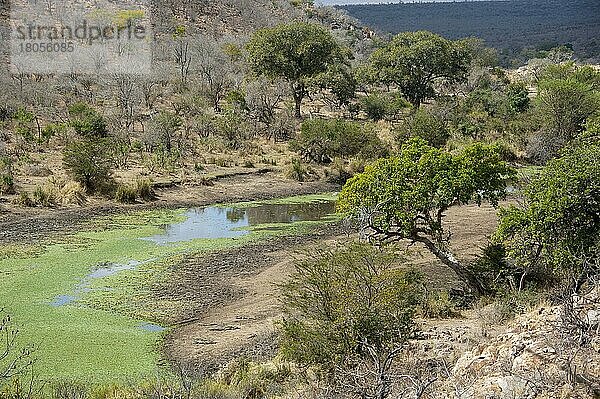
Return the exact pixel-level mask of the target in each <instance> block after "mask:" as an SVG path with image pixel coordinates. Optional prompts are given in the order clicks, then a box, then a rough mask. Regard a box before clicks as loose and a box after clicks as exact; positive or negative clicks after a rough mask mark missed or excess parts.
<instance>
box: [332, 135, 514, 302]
mask: <svg viewBox="0 0 600 399" xmlns="http://www.w3.org/2000/svg"><path fill="white" fill-rule="evenodd" d="M513 175H514V170H513V169H512V168H511V167H509V166H508V165H507V164H506V163H505V162H503V161H502V160H501V155H500V151H499V149H498V148H497V147H495V146H485V145H482V144H474V145H472V146H470V147H467V148H465V149H464V150H463V151H462V153H460V154H458V155H452V154H450V153H448V152H445V151H444V150H441V149H438V148H435V147H432V146H430V145H428V144H427V143H426V142H425V141H424V140H423V139H420V138H413V139H410V140H409V141H407V142H406V143H405V144H403V146H402V148H401V150H400V152H399V154H398V155H396V156H392V157H389V158H384V159H380V160H379V161H377V162H375V163H373V164H371V165H369V166H367V167H366V168H365V171H364V173H361V174H358V175H356V176H354V177H353V178H352V179H350V180H349V181H348V182H347V183H346V185H345V186H344V187H343V189H342V192H341V193H340V199H339V210H340V211H341V212H343V213H345V214H346V215H347V216H349V217H351V218H354V219H356V220H358V222H359V223H360V227H361V230H362V232H363V234H364V235H367V236H369V237H371V238H374V239H378V240H382V241H394V240H401V239H407V240H410V241H412V242H417V243H421V244H423V245H424V246H425V247H426V248H427V249H428V250H429V251H431V253H432V254H434V255H435V256H436V257H437V258H438V259H439V260H440V261H442V262H443V263H444V264H445V265H447V266H449V267H450V268H451V269H452V270H453V271H454V272H455V273H456V274H457V276H458V277H459V278H460V279H461V280H463V281H464V282H465V283H466V284H467V285H468V286H469V287H470V288H471V289H472V290H474V291H475V292H477V293H480V294H481V293H484V292H485V291H486V290H485V287H484V286H483V285H482V283H481V282H480V281H479V280H478V279H477V277H476V276H475V274H474V273H473V272H472V271H470V270H469V269H468V268H467V267H465V265H463V264H462V263H461V262H460V261H459V260H458V259H457V258H456V257H455V256H454V254H453V253H452V252H451V251H450V249H449V240H450V234H449V233H450V232H449V231H448V229H447V227H446V226H445V225H444V212H445V211H447V210H448V208H450V207H451V206H453V205H460V204H467V203H469V202H475V203H477V204H481V203H482V201H484V200H487V201H489V202H490V203H492V204H493V205H497V204H498V201H499V200H500V199H501V198H503V197H504V196H505V194H506V190H505V189H506V184H507V181H508V180H509V179H511V178H512V177H513Z"/></svg>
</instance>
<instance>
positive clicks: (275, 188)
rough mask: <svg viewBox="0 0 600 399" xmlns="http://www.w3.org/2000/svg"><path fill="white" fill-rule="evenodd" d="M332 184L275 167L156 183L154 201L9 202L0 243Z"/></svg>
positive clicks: (0, 222)
mask: <svg viewBox="0 0 600 399" xmlns="http://www.w3.org/2000/svg"><path fill="white" fill-rule="evenodd" d="M339 189H340V186H339V185H337V184H333V183H329V182H323V181H317V182H304V183H299V182H295V181H291V180H287V179H284V178H282V177H280V176H278V175H276V174H275V173H272V172H267V173H262V172H261V173H255V174H246V175H234V176H230V177H225V178H222V179H219V180H217V181H216V182H215V184H214V185H213V186H202V185H193V186H190V185H184V186H175V187H170V188H164V189H157V190H156V193H157V195H158V199H157V200H156V201H153V202H147V203H138V204H132V205H123V204H117V203H114V202H113V203H109V202H107V201H98V200H95V201H94V200H93V199H92V200H90V201H89V202H90V203H89V204H88V205H86V206H80V207H77V206H73V207H64V208H19V207H15V208H12V209H11V211H10V212H7V213H4V214H2V215H0V244H10V243H20V244H23V243H34V242H38V243H39V242H40V241H43V240H45V239H48V238H51V237H52V238H54V237H60V236H64V235H68V234H72V233H74V232H77V231H79V230H80V229H82V228H83V227H84V224H85V223H86V222H88V221H90V220H92V219H94V218H97V217H102V216H109V215H114V214H120V213H128V212H136V211H145V210H155V209H178V208H190V207H199V206H207V205H211V204H218V203H228V202H241V201H255V200H265V199H272V198H278V197H288V196H294V195H303V194H317V193H322V192H331V191H337V190H339Z"/></svg>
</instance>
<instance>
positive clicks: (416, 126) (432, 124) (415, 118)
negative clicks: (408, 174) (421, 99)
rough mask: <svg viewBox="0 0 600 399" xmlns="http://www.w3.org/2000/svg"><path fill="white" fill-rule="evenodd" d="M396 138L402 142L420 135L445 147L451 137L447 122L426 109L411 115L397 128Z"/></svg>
mask: <svg viewBox="0 0 600 399" xmlns="http://www.w3.org/2000/svg"><path fill="white" fill-rule="evenodd" d="M395 133H396V138H397V140H398V141H399V142H400V143H403V142H405V141H406V140H407V139H409V138H411V137H420V138H422V139H423V140H425V141H427V143H429V145H431V146H433V147H437V148H440V147H443V146H444V145H445V144H446V141H448V138H449V137H450V131H449V129H448V125H447V124H446V122H445V121H444V120H443V119H442V118H440V117H438V116H437V115H434V114H432V113H431V112H428V111H426V110H424V109H419V110H417V111H415V112H414V113H413V114H411V115H409V116H408V117H407V118H406V119H405V120H404V121H403V122H402V123H401V124H400V125H399V126H398V127H397V128H396V129H395Z"/></svg>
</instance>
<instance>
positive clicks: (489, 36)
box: [340, 0, 600, 66]
mask: <svg viewBox="0 0 600 399" xmlns="http://www.w3.org/2000/svg"><path fill="white" fill-rule="evenodd" d="M340 8H342V9H343V10H346V11H347V12H348V13H349V14H350V15H351V16H353V17H355V18H357V19H358V20H359V21H360V22H362V23H363V24H365V25H367V26H370V27H371V28H373V29H375V30H377V31H380V32H383V33H398V32H403V31H414V30H421V29H423V30H429V31H432V32H436V33H439V34H441V35H443V36H446V37H449V38H454V39H458V38H464V37H478V38H481V39H483V40H484V41H485V43H486V45H487V46H490V47H493V48H495V49H497V50H498V51H499V53H500V58H501V60H502V61H503V64H505V65H508V66H510V65H513V66H515V65H518V64H520V63H522V62H523V61H526V60H527V59H529V58H533V57H535V56H536V54H537V53H538V52H539V51H544V50H549V49H551V48H552V47H558V46H567V47H569V48H572V49H573V50H574V51H575V55H576V56H577V57H578V58H581V59H598V57H600V39H599V37H600V24H599V23H598V21H599V20H600V3H599V2H597V1H595V0H573V1H565V0H509V1H475V2H439V3H406V4H368V5H367V4H365V5H345V6H340Z"/></svg>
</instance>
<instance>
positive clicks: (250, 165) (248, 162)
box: [243, 159, 255, 168]
mask: <svg viewBox="0 0 600 399" xmlns="http://www.w3.org/2000/svg"><path fill="white" fill-rule="evenodd" d="M243 166H244V168H254V167H255V166H254V164H253V163H252V161H250V160H249V159H247V160H245V161H244V165H243Z"/></svg>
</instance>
